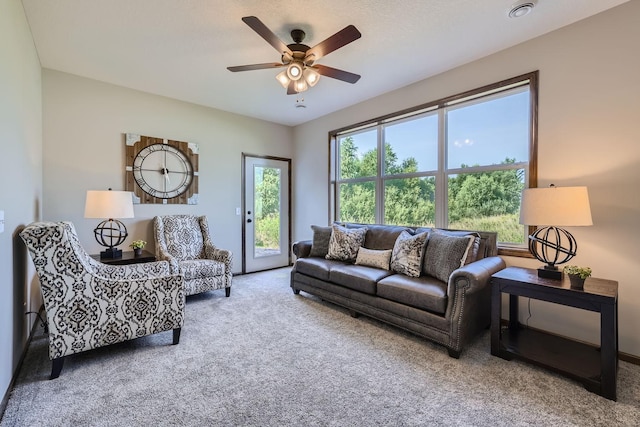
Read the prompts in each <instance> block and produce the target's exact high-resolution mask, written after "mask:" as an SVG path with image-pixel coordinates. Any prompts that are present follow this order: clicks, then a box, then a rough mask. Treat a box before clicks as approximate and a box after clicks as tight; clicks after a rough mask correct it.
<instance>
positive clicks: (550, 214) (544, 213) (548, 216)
mask: <svg viewBox="0 0 640 427" xmlns="http://www.w3.org/2000/svg"><path fill="white" fill-rule="evenodd" d="M520 224H525V225H538V226H558V227H562V226H564V227H572V226H582V225H593V221H592V219H591V208H590V206H589V193H588V191H587V187H554V186H552V187H545V188H527V189H525V190H524V191H523V192H522V201H521V205H520Z"/></svg>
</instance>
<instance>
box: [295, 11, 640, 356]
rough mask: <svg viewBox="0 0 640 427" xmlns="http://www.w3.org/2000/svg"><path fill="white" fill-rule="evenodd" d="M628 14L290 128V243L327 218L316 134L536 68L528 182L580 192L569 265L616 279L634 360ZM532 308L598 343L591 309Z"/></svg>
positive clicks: (639, 203)
mask: <svg viewBox="0 0 640 427" xmlns="http://www.w3.org/2000/svg"><path fill="white" fill-rule="evenodd" d="M639 18H640V1H632V2H628V3H625V4H623V5H621V6H618V7H616V8H614V9H611V10H609V11H606V12H603V13H601V14H599V15H596V16H594V17H591V18H589V19H586V20H583V21H580V22H577V23H575V24H573V25H570V26H567V27H564V28H561V29H559V30H557V31H554V32H552V33H548V34H546V35H544V36H541V37H538V38H536V39H533V40H531V41H528V42H525V43H522V44H520V45H518V46H515V47H512V48H510V49H507V50H504V51H502V52H499V53H496V54H494V55H491V56H488V57H485V58H482V59H480V60H478V61H475V62H472V63H469V64H467V65H464V66H461V67H459V68H456V69H453V70H451V71H448V72H445V73H442V74H440V75H437V76H435V77H432V78H429V79H426V80H423V81H420V82H418V83H415V84H413V85H410V86H407V87H405V88H402V89H399V90H396V91H393V92H390V93H387V94H385V95H382V96H379V97H377V98H374V99H371V100H369V101H366V102H363V103H360V104H358V105H355V106H353V107H350V108H346V109H344V110H342V111H337V112H335V113H333V114H330V115H327V116H325V117H322V118H320V119H317V120H314V121H312V122H309V123H306V124H303V125H300V126H298V127H296V129H295V135H294V139H295V141H296V145H295V149H296V154H295V162H296V166H297V167H296V170H295V174H294V176H293V182H294V186H295V187H294V194H295V195H296V196H297V197H296V198H295V202H296V203H295V205H294V218H295V219H296V222H295V229H294V240H296V239H304V238H310V237H311V230H310V228H309V227H310V225H312V224H326V223H327V209H328V202H327V200H328V197H327V164H326V162H318V161H317V159H325V158H327V156H328V145H327V132H329V131H330V130H332V129H338V128H341V127H344V126H348V125H350V124H354V123H358V122H360V121H363V120H367V119H371V118H374V117H377V116H381V115H384V114H389V113H392V112H394V111H399V110H402V109H405V108H409V107H411V106H415V105H419V104H422V103H425V102H428V101H433V100H436V99H439V98H442V97H444V96H448V95H453V94H456V93H460V92H463V91H466V90H469V89H473V88H477V87H480V86H483V85H486V84H490V83H494V82H497V81H500V80H502V79H505V78H509V77H513V76H517V75H520V74H523V73H526V72H529V71H534V70H540V102H539V155H538V161H539V166H538V177H539V179H538V184H539V185H540V186H547V185H549V184H550V183H554V184H556V185H558V186H570V185H586V186H587V187H588V188H589V196H590V199H591V210H592V214H593V222H594V225H593V226H592V227H574V228H571V229H570V231H571V233H573V234H574V236H575V237H576V239H577V241H578V246H579V249H578V255H577V256H576V258H574V260H572V263H575V264H578V265H588V266H591V267H592V268H593V272H594V276H595V277H603V278H609V279H614V280H617V281H619V322H620V328H619V329H620V335H619V337H620V350H621V351H623V352H626V353H630V354H633V355H636V356H640V335H639V334H638V333H637V329H636V328H637V326H636V325H640V287H638V286H637V275H638V273H637V271H638V262H637V253H638V250H637V246H636V245H637V242H638V241H639V240H640V231H638V230H640V228H639V227H638V225H637V222H638V219H639V218H640V192H638V190H637V187H638V185H640V148H639V141H638V138H639V135H640V131H639V128H638V120H639V118H640V80H638V70H640V55H637V54H635V53H634V52H636V51H637V43H638V40H640V25H638V19H639ZM506 261H507V263H508V264H510V265H520V266H529V267H537V264H538V263H537V262H533V261H532V260H526V259H523V258H507V259H506ZM524 303H526V301H525V302H524ZM525 308H526V307H525ZM531 311H532V317H531V319H530V320H529V324H530V325H531V326H533V327H539V328H544V329H548V330H551V331H554V332H556V333H559V334H562V335H565V336H570V337H574V338H577V339H581V340H584V341H589V342H592V343H599V340H600V336H599V316H597V315H596V314H595V313H591V312H585V311H582V310H577V309H571V308H568V307H563V306H557V305H553V304H549V303H544V302H540V301H532V302H531ZM521 313H523V315H524V314H525V313H527V311H526V310H525V309H524V308H523V309H522V310H521ZM506 315H507V314H506V313H505V316H506Z"/></svg>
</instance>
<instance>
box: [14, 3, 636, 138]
mask: <svg viewBox="0 0 640 427" xmlns="http://www.w3.org/2000/svg"><path fill="white" fill-rule="evenodd" d="M529 1H531V0H529ZM626 1H627V0H537V6H536V7H535V9H534V10H533V12H532V13H531V14H529V15H527V16H524V17H522V18H518V19H510V18H508V17H507V12H508V10H509V9H510V8H511V6H512V5H513V4H514V3H515V2H516V0H482V1H478V0H397V1H393V2H391V1H388V0H322V1H320V0H268V1H267V0H242V1H231V0H225V1H223V0H22V3H23V5H24V9H25V13H26V15H27V19H28V21H29V25H30V27H31V32H32V34H33V38H34V41H35V45H36V48H37V51H38V55H39V56H40V61H41V64H42V66H43V67H45V68H50V69H54V70H59V71H64V72H67V73H71V74H76V75H79V76H83V77H88V78H91V79H96V80H100V81H104V82H108V83H113V84H116V85H120V86H124V87H128V88H133V89H137V90H141V91H144V92H149V93H153V94H158V95H163V96H167V97H170V98H175V99H179V100H183V101H187V102H192V103H195V104H200V105H204V106H208V107H213V108H218V109H222V110H226V111H230V112H234V113H239V114H243V115H247V116H251V117H256V118H260V119H264V120H269V121H272V122H276V123H282V124H285V125H297V124H300V123H304V122H306V121H308V120H312V119H315V118H317V117H320V116H323V115H325V114H328V113H330V112H333V111H336V110H339V109H341V108H344V107H347V106H349V105H353V104H356V103H358V102H361V101H363V100H366V99H369V98H372V97H375V96H378V95H380V94H382V93H385V92H389V91H391V90H394V89H397V88H399V87H402V86H406V85H408V84H411V83H413V82H416V81H419V80H422V79H425V78H427V77H430V76H433V75H435V74H438V73H441V72H443V71H446V70H449V69H451V68H453V67H456V66H459V65H462V64H465V63H467V62H470V61H473V60H476V59H478V58H481V57H483V56H486V55H489V54H491V53H494V52H497V51H499V50H502V49H505V48H507V47H510V46H513V45H515V44H518V43H521V42H523V41H526V40H529V39H531V38H534V37H537V36H539V35H541V34H544V33H547V32H549V31H552V30H555V29H557V28H560V27H562V26H565V25H568V24H571V23H573V22H576V21H578V20H581V19H584V18H586V17H588V16H591V15H594V14H596V13H599V12H601V11H604V10H606V9H609V8H611V7H614V6H617V5H619V4H622V3H625V2H626ZM249 15H254V16H257V17H258V18H259V19H260V20H261V21H262V22H263V23H264V24H265V25H266V26H267V27H269V28H270V29H271V30H272V31H273V32H274V33H275V34H276V35H277V36H278V37H280V39H281V40H282V41H284V42H285V43H286V44H289V43H291V42H292V41H291V38H290V35H289V32H290V30H291V29H294V28H300V29H302V30H304V31H305V32H306V33H307V37H306V39H305V41H304V43H305V44H307V45H309V46H313V45H315V44H317V43H319V42H320V41H322V40H324V39H326V38H327V37H329V36H331V35H332V34H334V33H335V32H337V31H338V30H340V29H342V28H344V27H345V26H347V25H349V24H353V25H355V26H356V27H357V28H358V30H360V32H361V33H362V38H360V39H359V40H356V41H355V42H353V43H351V44H349V45H347V46H345V47H343V48H341V49H339V50H337V51H335V52H333V53H331V54H329V55H327V56H325V57H324V58H322V59H320V60H319V61H318V63H320V64H324V65H328V66H331V67H335V68H340V69H344V70H346V71H350V72H353V73H357V74H360V75H362V78H361V79H360V81H358V82H357V83H356V84H355V85H351V84H348V83H344V82H341V81H338V80H334V79H330V78H327V77H322V78H321V79H320V82H319V83H318V84H317V86H315V87H314V88H311V89H310V90H308V91H307V92H304V93H303V94H301V95H298V96H297V97H296V96H294V95H286V91H285V90H284V89H283V88H282V87H281V86H280V85H279V83H278V82H277V81H276V80H275V75H276V74H277V73H278V72H279V71H280V70H278V69H271V70H257V71H247V72H240V73H231V72H229V71H228V70H227V69H226V67H227V66H231V65H245V64H253V63H262V62H277V61H279V55H278V52H276V51H275V49H274V48H273V47H271V46H270V45H269V44H267V42H265V41H264V40H263V39H262V38H260V36H258V35H257V34H256V33H255V32H254V31H253V30H251V29H250V28H249V27H248V26H247V25H246V24H244V23H243V22H242V20H241V18H242V17H243V16H249ZM300 98H304V101H303V103H304V105H305V106H306V108H296V99H300Z"/></svg>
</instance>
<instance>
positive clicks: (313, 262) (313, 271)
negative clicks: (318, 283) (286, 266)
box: [295, 258, 344, 281]
mask: <svg viewBox="0 0 640 427" xmlns="http://www.w3.org/2000/svg"><path fill="white" fill-rule="evenodd" d="M336 265H344V263H343V262H342V261H332V260H328V259H324V258H298V259H297V260H296V264H295V269H296V271H297V272H298V273H302V274H306V275H307V276H311V277H315V278H316V279H320V280H324V281H328V280H329V271H331V269H332V268H333V267H335V266H336Z"/></svg>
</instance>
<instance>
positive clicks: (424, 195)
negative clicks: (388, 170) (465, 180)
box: [384, 177, 436, 227]
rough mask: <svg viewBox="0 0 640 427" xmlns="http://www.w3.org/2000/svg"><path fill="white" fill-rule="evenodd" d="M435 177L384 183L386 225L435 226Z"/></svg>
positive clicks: (390, 180) (389, 180)
mask: <svg viewBox="0 0 640 427" xmlns="http://www.w3.org/2000/svg"><path fill="white" fill-rule="evenodd" d="M435 191H436V180H435V178H434V177H422V178H404V179H387V180H385V181H384V223H385V224H394V225H410V226H424V227H434V226H435V203H434V202H435Z"/></svg>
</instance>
